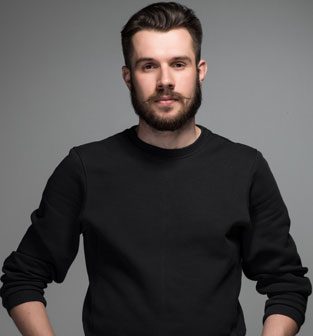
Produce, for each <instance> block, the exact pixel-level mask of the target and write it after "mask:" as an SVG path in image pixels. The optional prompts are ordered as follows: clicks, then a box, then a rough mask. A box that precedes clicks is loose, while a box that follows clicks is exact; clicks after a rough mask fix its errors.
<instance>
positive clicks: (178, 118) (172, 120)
mask: <svg viewBox="0 0 313 336" xmlns="http://www.w3.org/2000/svg"><path fill="white" fill-rule="evenodd" d="M165 95H166V96H167V95H169V96H171V97H173V99H175V100H177V101H178V103H180V104H181V108H180V109H179V111H178V113H177V114H176V115H175V116H174V117H159V116H158V115H157V113H156V112H155V111H154V110H153V107H152V106H151V104H152V103H153V102H155V100H156V99H158V98H160V97H161V96H165ZM130 97H131V102H132V105H133V108H134V110H135V113H136V114H137V115H138V116H139V117H140V118H142V119H143V120H144V121H145V122H146V123H147V124H148V125H149V126H150V127H152V128H154V129H157V130H159V131H175V130H178V129H180V128H181V127H183V126H184V125H185V124H186V123H187V122H188V121H190V119H192V118H194V116H195V115H196V113H197V111H198V109H199V107H200V105H201V101H202V91H201V84H200V80H199V79H198V77H197V79H196V80H195V85H194V90H193V92H192V95H191V98H190V97H184V96H182V95H181V94H179V93H177V92H175V91H172V90H171V89H162V90H159V91H158V92H157V93H156V94H155V95H153V96H151V97H149V99H148V100H147V101H141V100H139V99H138V95H137V90H136V88H135V86H134V83H133V81H132V80H131V89H130ZM174 104H176V103H174ZM161 108H162V109H163V111H170V110H171V109H172V107H171V106H164V107H161Z"/></svg>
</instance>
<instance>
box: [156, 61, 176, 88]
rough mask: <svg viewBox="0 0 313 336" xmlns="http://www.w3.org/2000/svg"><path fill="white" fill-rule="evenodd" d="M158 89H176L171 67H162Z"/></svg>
mask: <svg viewBox="0 0 313 336" xmlns="http://www.w3.org/2000/svg"><path fill="white" fill-rule="evenodd" d="M157 89H158V90H164V89H171V90H173V89H174V79H173V76H172V74H171V71H170V69H169V68H168V67H167V66H165V67H163V68H162V67H160V72H159V78H158V80H157Z"/></svg>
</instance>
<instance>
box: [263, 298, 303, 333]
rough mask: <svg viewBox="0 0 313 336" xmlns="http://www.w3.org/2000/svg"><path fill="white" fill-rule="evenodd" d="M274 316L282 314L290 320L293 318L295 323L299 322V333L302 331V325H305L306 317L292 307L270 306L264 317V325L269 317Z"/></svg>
mask: <svg viewBox="0 0 313 336" xmlns="http://www.w3.org/2000/svg"><path fill="white" fill-rule="evenodd" d="M273 314H281V315H286V316H288V317H290V318H292V319H293V320H295V322H297V325H298V331H297V332H299V330H300V328H301V326H302V324H303V323H304V320H305V317H304V316H303V314H301V313H300V312H299V310H298V309H295V308H293V307H291V306H286V305H280V304H274V305H270V306H268V307H267V308H266V309H265V313H264V316H263V324H264V322H265V319H266V318H267V317H268V316H269V315H273Z"/></svg>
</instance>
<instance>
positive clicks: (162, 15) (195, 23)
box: [121, 2, 202, 69]
mask: <svg viewBox="0 0 313 336" xmlns="http://www.w3.org/2000/svg"><path fill="white" fill-rule="evenodd" d="M175 28H186V29H187V30H188V32H189V33H190V35H191V37H192V41H193V47H194V51H195V56H196V63H198V62H199V60H200V57H201V43H202V27H201V23H200V21H199V19H198V18H197V17H196V15H195V13H194V11H193V10H192V9H190V8H188V7H186V6H184V5H181V4H179V3H177V2H155V3H153V4H151V5H148V6H146V7H144V8H142V9H141V10H140V11H138V12H137V13H135V14H134V15H132V16H131V18H130V19H129V20H128V21H127V23H126V24H125V26H124V27H123V29H122V31H121V35H122V48H123V55H124V60H125V65H126V66H127V67H128V68H129V69H131V67H130V58H131V55H132V52H133V45H132V36H133V35H134V34H135V33H137V32H138V31H140V30H156V31H162V32H167V31H169V30H171V29H175Z"/></svg>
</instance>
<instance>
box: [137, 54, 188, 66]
mask: <svg viewBox="0 0 313 336" xmlns="http://www.w3.org/2000/svg"><path fill="white" fill-rule="evenodd" d="M151 61H155V59H154V58H151V57H141V58H138V60H137V61H136V62H135V67H137V66H138V64H140V63H142V62H151ZM171 61H187V62H190V63H192V60H191V58H190V57H189V56H176V57H173V58H171Z"/></svg>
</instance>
